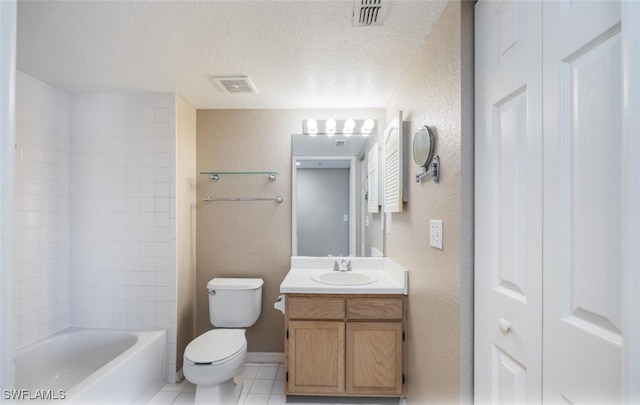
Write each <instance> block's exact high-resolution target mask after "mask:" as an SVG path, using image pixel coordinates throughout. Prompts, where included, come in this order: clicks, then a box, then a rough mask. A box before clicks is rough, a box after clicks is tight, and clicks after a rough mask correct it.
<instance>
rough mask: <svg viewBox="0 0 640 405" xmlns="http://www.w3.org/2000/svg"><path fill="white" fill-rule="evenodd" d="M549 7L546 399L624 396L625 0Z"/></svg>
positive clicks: (615, 399)
mask: <svg viewBox="0 0 640 405" xmlns="http://www.w3.org/2000/svg"><path fill="white" fill-rule="evenodd" d="M543 15H544V22H545V23H544V30H543V35H544V39H543V41H544V44H545V48H544V56H543V60H544V77H545V87H544V97H545V110H544V116H545V131H544V134H545V137H544V143H545V146H544V156H545V170H544V196H545V197H544V210H545V217H544V252H545V256H544V291H545V293H544V297H545V299H544V303H543V305H544V316H543V319H544V326H543V328H544V331H545V333H544V342H543V345H544V348H545V350H544V358H543V364H544V370H543V376H544V377H543V386H544V399H545V401H548V402H558V401H561V400H562V401H569V402H571V403H589V402H602V401H606V402H619V401H620V400H621V398H622V397H621V394H622V391H621V390H622V384H621V382H622V378H621V370H622V358H621V346H622V340H623V336H622V300H621V289H622V250H621V249H622V244H623V239H622V237H623V233H622V214H623V210H624V208H623V195H624V192H625V190H624V187H623V183H622V179H623V178H624V176H623V167H622V145H623V139H622V124H621V123H622V111H623V109H622V106H623V104H622V102H623V99H622V97H623V94H622V44H621V24H620V3H619V2H613V1H611V2H571V3H567V2H561V3H555V2H548V3H544V6H543ZM585 21H589V24H585V23H584V22H585ZM557 38H563V40H562V41H557V40H556V39H557ZM597 167H606V170H600V169H598V168H597Z"/></svg>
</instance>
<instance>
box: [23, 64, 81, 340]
mask: <svg viewBox="0 0 640 405" xmlns="http://www.w3.org/2000/svg"><path fill="white" fill-rule="evenodd" d="M69 100H70V97H69V95H68V94H66V93H64V92H62V91H60V90H58V89H56V88H54V87H51V86H49V85H48V84H46V83H44V82H42V81H40V80H37V79H35V78H33V77H31V76H29V75H26V74H24V73H21V72H17V74H16V182H15V192H16V200H15V211H16V214H15V227H16V242H15V249H16V250H15V255H14V263H15V267H14V274H13V284H14V288H13V315H14V341H15V345H16V347H18V348H19V347H22V346H24V345H26V344H28V343H31V342H33V341H36V340H38V339H41V338H43V337H46V336H48V335H50V334H52V333H54V332H56V331H58V330H60V329H63V328H65V327H67V326H69Z"/></svg>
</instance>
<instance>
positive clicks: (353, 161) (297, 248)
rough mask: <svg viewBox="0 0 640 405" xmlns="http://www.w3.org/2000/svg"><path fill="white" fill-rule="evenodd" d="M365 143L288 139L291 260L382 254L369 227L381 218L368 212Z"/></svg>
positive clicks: (357, 139)
mask: <svg viewBox="0 0 640 405" xmlns="http://www.w3.org/2000/svg"><path fill="white" fill-rule="evenodd" d="M366 142H367V138H363V137H344V136H339V135H336V136H333V137H327V136H322V135H317V136H314V137H310V136H308V135H300V134H294V135H292V154H293V159H292V221H291V222H292V235H291V236H292V241H291V247H292V255H293V256H328V255H332V256H371V252H372V251H373V252H374V253H375V252H380V253H379V254H378V255H382V230H381V229H379V228H377V229H371V228H370V227H369V226H368V225H369V224H370V223H371V222H372V216H380V215H381V214H369V213H367V207H366V204H367V201H366V199H365V194H366V184H367V178H366V176H367V162H366V157H365V156H364V155H365V146H366ZM377 221H378V222H381V221H379V220H377ZM378 234H379V235H378Z"/></svg>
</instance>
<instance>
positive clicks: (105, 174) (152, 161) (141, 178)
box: [70, 94, 177, 381]
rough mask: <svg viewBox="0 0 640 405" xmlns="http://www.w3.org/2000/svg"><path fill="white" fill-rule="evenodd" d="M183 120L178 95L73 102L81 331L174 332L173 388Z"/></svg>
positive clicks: (75, 293) (74, 274) (76, 292)
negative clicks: (179, 149)
mask: <svg viewBox="0 0 640 405" xmlns="http://www.w3.org/2000/svg"><path fill="white" fill-rule="evenodd" d="M175 115H176V105H175V96H174V95H173V94H115V95H110V94H105V95H83V96H74V97H73V98H72V101H71V129H70V130H71V137H70V138H71V141H70V144H71V148H70V168H71V178H70V180H71V199H70V201H71V204H70V212H71V216H70V218H71V252H72V254H71V262H70V268H71V276H70V285H71V295H70V300H71V305H70V320H71V321H70V322H71V326H82V327H101V328H111V327H113V328H131V329H166V330H167V332H168V357H167V359H168V364H167V366H168V371H169V372H168V376H167V378H168V379H169V381H171V380H173V378H174V376H173V374H174V373H175V359H176V316H177V315H176V237H175V235H176V212H175V207H176V204H175V202H176V196H175V189H176V188H175V172H176V169H175V161H176V146H175V145H176V125H175ZM172 370H173V373H172Z"/></svg>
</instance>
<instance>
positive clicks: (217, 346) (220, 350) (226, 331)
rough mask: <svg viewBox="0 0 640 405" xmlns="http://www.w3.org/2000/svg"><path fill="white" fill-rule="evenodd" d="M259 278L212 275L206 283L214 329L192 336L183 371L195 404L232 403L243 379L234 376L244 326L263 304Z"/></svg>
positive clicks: (243, 354) (243, 346)
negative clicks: (193, 394)
mask: <svg viewBox="0 0 640 405" xmlns="http://www.w3.org/2000/svg"><path fill="white" fill-rule="evenodd" d="M263 283H264V282H263V281H262V279H260V278H244V279H243V278H214V279H213V280H211V281H209V282H208V283H207V291H208V293H209V320H210V321H211V324H212V325H213V326H215V327H217V329H213V330H210V331H208V332H205V333H203V334H202V335H200V336H198V337H197V338H195V339H194V340H193V341H191V343H189V344H188V345H187V347H186V349H185V351H184V355H183V365H182V371H183V372H184V376H185V378H186V379H187V380H189V381H190V382H191V383H193V384H195V385H196V398H195V404H235V403H237V402H238V398H239V397H240V394H241V392H242V380H241V379H238V381H234V376H236V375H238V374H239V373H240V371H241V370H242V366H243V364H244V361H245V359H246V358H247V339H246V337H245V334H244V332H245V329H244V328H246V327H249V326H251V325H253V324H254V323H255V322H256V321H257V320H258V317H259V316H260V312H261V308H262V299H261V298H262V285H263Z"/></svg>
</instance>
